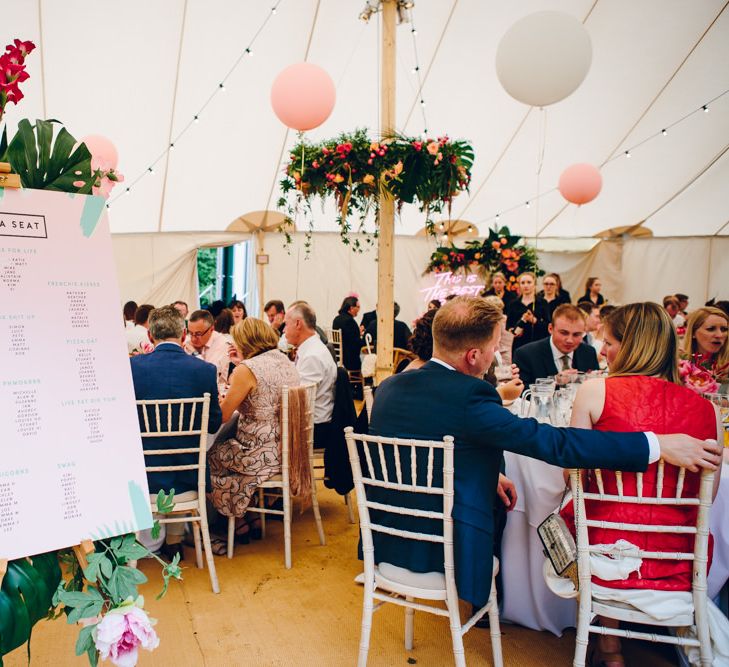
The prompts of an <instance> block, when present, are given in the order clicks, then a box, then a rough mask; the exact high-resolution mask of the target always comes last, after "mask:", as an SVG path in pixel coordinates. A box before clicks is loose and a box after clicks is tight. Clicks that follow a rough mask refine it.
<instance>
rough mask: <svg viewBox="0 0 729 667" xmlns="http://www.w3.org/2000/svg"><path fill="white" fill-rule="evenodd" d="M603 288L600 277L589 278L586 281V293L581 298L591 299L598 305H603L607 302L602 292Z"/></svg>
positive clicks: (582, 299)
mask: <svg viewBox="0 0 729 667" xmlns="http://www.w3.org/2000/svg"><path fill="white" fill-rule="evenodd" d="M601 289H602V283H601V282H600V279H599V278H595V277H592V278H588V279H587V282H586V283H585V293H584V295H583V296H582V297H581V298H580V301H591V302H592V303H594V304H595V305H596V306H602V304H603V303H605V297H604V296H603V295H602V294H600V290H601Z"/></svg>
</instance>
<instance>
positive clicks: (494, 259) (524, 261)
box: [425, 227, 544, 290]
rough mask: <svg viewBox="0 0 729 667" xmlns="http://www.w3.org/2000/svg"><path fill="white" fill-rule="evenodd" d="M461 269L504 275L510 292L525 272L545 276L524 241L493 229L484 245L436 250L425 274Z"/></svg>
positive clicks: (468, 242)
mask: <svg viewBox="0 0 729 667" xmlns="http://www.w3.org/2000/svg"><path fill="white" fill-rule="evenodd" d="M459 269H465V270H466V271H471V270H479V269H482V270H484V271H486V272H487V273H488V274H492V273H494V272H496V271H501V272H502V273H503V274H504V275H505V276H506V287H507V289H509V290H513V289H515V287H516V279H517V276H518V275H519V274H520V273H523V272H524V271H534V272H535V273H536V275H538V276H541V275H543V274H544V271H542V270H541V269H539V267H538V266H537V253H536V250H534V248H531V247H529V246H527V245H524V244H522V243H521V237H519V236H512V234H511V232H510V231H509V228H508V227H501V228H500V229H497V228H493V229H490V230H489V234H488V237H487V238H485V239H484V240H483V241H467V242H466V244H465V246H464V247H463V248H459V247H457V246H455V245H450V246H442V247H439V248H436V250H435V252H434V253H433V254H432V255H431V256H430V262H429V264H428V267H427V268H426V269H425V272H426V273H431V272H432V273H441V272H443V271H458V270H459Z"/></svg>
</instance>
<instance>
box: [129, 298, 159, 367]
mask: <svg viewBox="0 0 729 667" xmlns="http://www.w3.org/2000/svg"><path fill="white" fill-rule="evenodd" d="M153 310H154V306H150V305H149V304H148V303H144V304H142V305H141V306H139V308H137V310H136V312H135V313H134V326H133V327H131V328H127V329H125V330H124V333H125V334H126V337H127V351H128V352H129V356H134V355H137V354H147V353H149V352H151V351H152V350H153V349H154V346H153V345H152V343H151V341H150V340H149V334H148V333H147V331H148V329H149V324H148V320H149V314H150V313H151V312H152V311H153Z"/></svg>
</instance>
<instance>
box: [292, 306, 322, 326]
mask: <svg viewBox="0 0 729 667" xmlns="http://www.w3.org/2000/svg"><path fill="white" fill-rule="evenodd" d="M291 310H292V311H293V314H294V316H295V317H298V318H299V319H300V320H303V322H304V324H305V325H306V327H307V328H308V329H311V330H312V331H314V330H315V329H316V313H315V312H314V309H313V308H312V307H311V306H310V305H309V304H308V303H306V301H294V302H293V303H292V304H291Z"/></svg>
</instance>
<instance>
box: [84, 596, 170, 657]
mask: <svg viewBox="0 0 729 667" xmlns="http://www.w3.org/2000/svg"><path fill="white" fill-rule="evenodd" d="M129 600H130V602H129V603H128V604H127V603H125V604H124V605H122V606H121V607H117V608H116V609H112V610H111V611H110V612H109V613H108V614H106V616H104V618H103V619H102V620H101V623H99V624H98V625H97V626H96V628H95V629H94V643H95V645H96V648H97V649H98V651H99V653H100V654H101V658H102V660H107V659H110V660H111V662H112V663H113V664H115V665H117V667H134V666H135V665H136V664H137V658H138V650H139V647H140V646H141V647H142V648H144V649H147V650H148V651H153V650H154V649H156V648H157V646H159V638H158V637H157V633H156V632H155V631H154V628H153V627H152V621H151V620H150V618H149V616H147V613H146V612H145V611H144V610H143V609H140V607H138V606H137V605H136V604H134V603H131V598H130V599H129ZM142 603H143V602H142Z"/></svg>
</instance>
